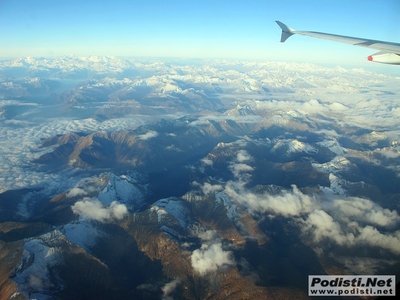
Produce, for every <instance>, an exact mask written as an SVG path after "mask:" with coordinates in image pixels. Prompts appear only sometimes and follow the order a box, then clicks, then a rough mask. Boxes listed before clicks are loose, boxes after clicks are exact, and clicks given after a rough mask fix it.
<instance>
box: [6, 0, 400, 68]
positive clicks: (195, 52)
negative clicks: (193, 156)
mask: <svg viewBox="0 0 400 300" xmlns="http://www.w3.org/2000/svg"><path fill="white" fill-rule="evenodd" d="M275 20H280V21H282V22H284V23H287V24H288V25H289V26H291V27H293V28H295V29H298V30H313V31H323V32H329V33H337V34H343V35H350V36H358V37H366V38H371V39H379V40H389V41H394V42H400V31H399V21H400V1H399V0H380V1H376V0H372V1H371V0H363V1H361V0H360V1H359V0H347V1H342V0H336V1H334V0H332V1H324V0H318V1H317V0H308V1H301V0H279V1H274V0H264V1H261V0H231V1H228V0H212V1H209V0H203V1H197V0H186V1H183V0H181V1H178V0H164V1H162V0H139V1H137V0H129V1H124V0H123V1H117V0H114V1H108V0H107V1H106V0H103V1H102V0H97V1H92V0H85V1H82V0H80V1H75V0H70V1H61V0H35V1H33V0H0V28H1V30H0V41H1V44H0V57H3V58H4V57H19V56H27V55H31V56H60V55H67V54H74V55H112V56H157V57H186V58H227V59H256V60H275V61H299V62H317V63H323V62H329V63H332V64H338V63H341V64H343V65H349V64H351V65H355V66H364V65H368V64H371V63H369V62H366V61H365V59H366V57H367V56H368V55H369V54H372V53H374V50H371V49H364V48H360V47H354V46H349V45H342V44H337V43H333V42H329V41H323V40H317V39H312V38H307V37H300V36H293V37H291V38H290V40H288V41H287V42H286V43H284V44H281V43H280V42H279V40H280V29H279V27H278V26H277V25H276V23H275Z"/></svg>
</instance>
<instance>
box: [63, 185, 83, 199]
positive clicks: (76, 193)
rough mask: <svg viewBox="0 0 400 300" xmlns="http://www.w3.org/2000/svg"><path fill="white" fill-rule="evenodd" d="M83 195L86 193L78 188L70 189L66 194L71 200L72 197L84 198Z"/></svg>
mask: <svg viewBox="0 0 400 300" xmlns="http://www.w3.org/2000/svg"><path fill="white" fill-rule="evenodd" d="M85 195H86V192H85V191H84V190H83V189H81V188H79V187H74V188H72V189H71V190H70V191H69V192H68V193H67V194H66V196H67V198H73V197H76V196H85Z"/></svg>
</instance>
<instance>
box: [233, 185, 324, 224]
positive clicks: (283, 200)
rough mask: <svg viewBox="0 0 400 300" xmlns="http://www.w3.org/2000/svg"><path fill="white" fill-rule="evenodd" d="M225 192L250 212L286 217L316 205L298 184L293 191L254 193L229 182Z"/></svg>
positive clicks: (304, 211) (293, 187)
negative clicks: (301, 190)
mask: <svg viewBox="0 0 400 300" xmlns="http://www.w3.org/2000/svg"><path fill="white" fill-rule="evenodd" d="M225 193H226V194H227V195H228V196H229V197H230V198H232V199H233V200H234V201H235V202H237V203H239V204H241V205H243V206H244V207H245V208H247V209H248V211H249V212H250V213H264V212H269V213H272V214H276V215H282V216H284V217H289V216H298V215H300V214H304V213H307V212H310V211H312V210H313V209H314V208H315V207H316V206H317V203H316V200H315V199H314V198H313V197H310V196H308V195H305V194H303V193H302V192H300V190H299V189H298V188H297V187H296V186H292V191H291V192H290V191H283V192H281V193H280V194H278V195H270V194H268V193H264V194H254V193H252V192H250V191H248V190H246V189H244V188H243V186H242V185H241V184H235V183H232V182H230V183H228V184H227V185H226V187H225Z"/></svg>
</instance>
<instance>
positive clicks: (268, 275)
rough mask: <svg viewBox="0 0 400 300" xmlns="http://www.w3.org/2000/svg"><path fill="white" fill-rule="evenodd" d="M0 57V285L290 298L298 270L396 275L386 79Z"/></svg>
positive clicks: (391, 93)
mask: <svg viewBox="0 0 400 300" xmlns="http://www.w3.org/2000/svg"><path fill="white" fill-rule="evenodd" d="M0 69H1V70H2V71H1V74H2V76H1V77H0V84H1V88H0V93H1V95H2V96H1V97H2V100H1V105H0V107H2V109H3V112H2V119H1V120H0V121H1V122H2V123H3V125H4V128H5V129H4V131H2V133H4V135H3V136H5V142H4V143H1V144H0V146H1V151H2V153H3V158H2V159H3V169H2V172H3V174H7V176H8V177H7V178H13V180H12V181H13V182H10V183H8V182H6V181H5V180H4V181H0V183H2V182H3V183H2V186H4V188H3V192H2V193H1V194H0V299H227V298H229V299H249V298H257V299H258V298H259V299H293V298H299V299H303V298H304V299H305V298H308V296H307V280H308V275H311V274H322V275H323V274H332V275H335V274H358V275H362V274H389V275H391V274H396V275H400V274H399V272H398V271H399V270H400V268H399V264H400V260H399V257H400V250H399V249H400V238H399V232H400V231H399V230H400V229H399V213H400V205H399V203H400V179H399V178H400V177H399V176H398V172H399V168H398V166H399V165H400V154H399V153H400V152H399V151H400V148H399V144H398V135H397V134H398V129H397V128H398V126H397V125H398V121H396V120H397V119H396V118H394V117H395V116H396V114H397V113H398V111H400V107H398V104H396V95H397V94H396V93H397V86H393V87H392V88H390V87H389V85H390V83H391V82H398V80H399V78H396V77H390V76H387V75H382V74H372V73H370V72H366V71H364V70H358V69H354V70H345V69H342V68H339V67H338V68H333V69H329V68H323V67H319V66H314V65H309V64H304V65H299V64H294V63H290V64H286V63H274V62H257V63H256V62H229V61H212V62H200V61H172V62H164V61H160V60H154V61H150V62H146V61H141V60H129V59H120V58H110V57H72V56H70V57H64V58H54V59H47V58H23V59H17V60H11V61H5V62H1V64H0ZM33 78H37V79H35V80H34V79H33ZM35 82H36V83H35ZM10 83H13V84H12V85H11V84H10ZM39 83H40V84H39ZM35 84H36V85H35ZM375 99H379V100H380V103H379V105H380V106H379V107H380V108H381V111H380V112H376V111H374V108H376V106H374V105H378V104H375ZM382 120H385V122H381V121H382ZM6 130H7V131H6ZM9 145H15V146H14V148H13V149H20V151H16V150H13V149H9V148H10V146H9ZM38 178H39V179H38ZM25 182H28V183H29V184H23V183H25Z"/></svg>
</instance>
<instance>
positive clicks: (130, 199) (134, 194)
mask: <svg viewBox="0 0 400 300" xmlns="http://www.w3.org/2000/svg"><path fill="white" fill-rule="evenodd" d="M97 198H98V199H99V200H100V202H102V203H103V204H106V205H110V204H111V203H112V202H113V201H118V202H119V203H123V204H125V205H127V206H128V207H129V208H131V209H134V208H138V207H140V206H141V205H142V204H143V201H144V191H143V189H142V188H141V187H139V185H138V183H137V182H136V181H135V180H134V179H133V178H131V177H130V176H128V175H122V176H116V175H114V174H110V179H109V182H108V185H107V186H106V187H105V188H104V189H103V190H102V191H101V192H100V194H99V195H98V197H97Z"/></svg>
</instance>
